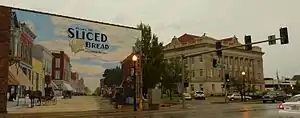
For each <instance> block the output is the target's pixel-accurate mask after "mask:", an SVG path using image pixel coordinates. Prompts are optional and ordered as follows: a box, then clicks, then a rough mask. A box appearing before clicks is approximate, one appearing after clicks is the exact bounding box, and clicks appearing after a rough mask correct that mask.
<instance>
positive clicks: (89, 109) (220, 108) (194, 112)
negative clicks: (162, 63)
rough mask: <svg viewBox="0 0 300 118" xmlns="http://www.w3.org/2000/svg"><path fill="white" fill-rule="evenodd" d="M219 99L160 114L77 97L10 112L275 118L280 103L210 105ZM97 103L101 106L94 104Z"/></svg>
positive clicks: (98, 117)
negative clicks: (117, 109)
mask: <svg viewBox="0 0 300 118" xmlns="http://www.w3.org/2000/svg"><path fill="white" fill-rule="evenodd" d="M218 99H219V98H211V99H210V98H208V99H207V100H191V101H186V107H187V108H186V109H182V108H181V105H174V106H172V107H170V108H161V109H160V110H159V111H144V112H133V111H132V109H131V106H128V108H127V110H125V111H124V112H116V111H115V109H114V108H113V107H112V106H111V105H109V102H108V100H107V99H103V98H101V97H97V96H74V97H73V98H72V99H63V100H59V101H58V103H57V105H56V106H40V107H39V106H37V107H34V108H22V109H15V110H14V111H9V117H10V118H11V117H18V116H22V117H24V118H27V117H43V118H67V117H70V118H76V117H78V118H79V117H80V118H84V117H85V118H93V117H94V118H199V117H204V118H208V117H211V118H276V117H277V110H278V109H276V107H277V105H278V103H275V104H273V103H272V104H271V103H267V104H261V103H229V104H210V102H212V101H215V100H218ZM95 103H98V104H95Z"/></svg>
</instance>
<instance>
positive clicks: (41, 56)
mask: <svg viewBox="0 0 300 118" xmlns="http://www.w3.org/2000/svg"><path fill="white" fill-rule="evenodd" d="M32 57H33V58H34V59H33V68H36V67H34V66H35V65H36V66H38V69H34V70H35V73H33V76H35V78H37V73H40V75H38V76H39V78H40V79H39V80H40V83H39V86H40V88H41V90H42V89H43V88H44V87H46V80H45V75H49V76H50V77H51V76H52V58H53V56H52V53H51V52H50V50H48V49H47V48H45V47H44V46H42V45H40V44H34V46H33V48H32ZM40 64H41V65H42V66H40ZM37 71H38V72H37ZM34 74H35V75H34ZM50 85H51V83H50Z"/></svg>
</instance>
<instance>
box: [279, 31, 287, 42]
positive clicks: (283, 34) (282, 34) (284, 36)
mask: <svg viewBox="0 0 300 118" xmlns="http://www.w3.org/2000/svg"><path fill="white" fill-rule="evenodd" d="M279 31H280V42H281V44H288V43H289V36H288V29H287V28H286V27H284V28H280V30H279Z"/></svg>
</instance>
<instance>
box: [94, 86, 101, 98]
mask: <svg viewBox="0 0 300 118" xmlns="http://www.w3.org/2000/svg"><path fill="white" fill-rule="evenodd" d="M93 94H94V95H96V96H100V87H97V88H96V89H95V91H94V93H93Z"/></svg>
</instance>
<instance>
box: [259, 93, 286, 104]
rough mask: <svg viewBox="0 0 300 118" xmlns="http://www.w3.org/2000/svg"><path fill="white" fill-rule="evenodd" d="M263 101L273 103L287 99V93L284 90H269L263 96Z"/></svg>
mask: <svg viewBox="0 0 300 118" xmlns="http://www.w3.org/2000/svg"><path fill="white" fill-rule="evenodd" d="M262 99H263V103H266V102H267V101H271V102H273V103H275V102H276V101H282V102H284V101H285V100H286V99H287V95H286V93H285V92H284V91H269V92H267V93H266V94H265V95H264V96H263V97H262Z"/></svg>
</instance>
